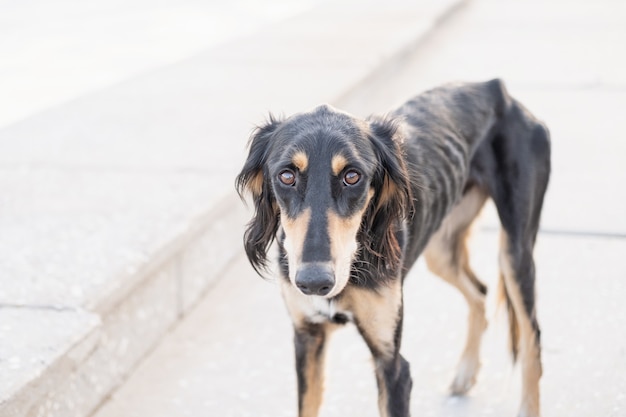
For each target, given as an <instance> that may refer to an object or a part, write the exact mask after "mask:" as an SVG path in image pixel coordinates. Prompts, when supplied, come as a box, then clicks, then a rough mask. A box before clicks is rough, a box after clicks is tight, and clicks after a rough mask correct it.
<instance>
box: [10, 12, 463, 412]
mask: <svg viewBox="0 0 626 417" xmlns="http://www.w3.org/2000/svg"><path fill="white" fill-rule="evenodd" d="M106 3H107V4H106V5H102V4H101V5H100V6H103V7H104V9H105V10H103V11H97V12H98V13H100V12H101V13H102V20H98V19H96V21H95V23H94V26H93V27H91V26H90V23H89V22H82V21H81V19H83V18H84V14H85V13H86V12H85V9H83V8H78V9H73V8H70V9H71V10H73V11H74V12H75V14H74V15H72V14H70V15H69V16H70V17H72V16H73V17H75V18H76V19H77V20H78V21H81V22H82V25H84V26H88V27H89V31H88V33H89V34H91V35H93V34H94V33H97V32H98V28H100V29H101V30H102V33H104V34H105V35H106V33H108V32H109V30H111V31H112V30H113V29H112V28H111V27H110V26H108V25H109V24H111V22H110V21H108V20H107V16H109V17H111V19H113V20H115V19H114V18H113V16H114V13H112V12H111V11H110V10H109V9H107V7H109V6H110V7H112V8H113V9H115V7H120V6H119V4H117V3H115V4H110V2H106ZM63 4H69V2H65V3H63ZM177 4H178V3H177ZM185 4H187V3H185ZM275 4H281V3H280V2H278V1H277V2H275ZM308 4H312V5H313V6H315V7H310V8H305V10H304V12H303V13H300V14H298V15H294V16H292V17H290V18H284V16H282V17H281V18H275V16H274V17H272V18H269V19H265V20H264V22H265V24H262V25H257V26H254V31H253V34H251V35H250V34H249V32H248V31H249V30H250V28H249V27H247V26H245V25H244V27H242V29H241V30H240V31H239V32H237V31H234V32H233V31H230V32H229V31H226V32H228V33H226V34H224V33H223V34H222V35H220V36H222V38H220V39H221V41H220V42H216V43H213V44H212V43H211V40H210V39H209V40H207V41H205V42H208V43H203V42H198V41H194V42H193V43H192V45H191V46H190V45H187V47H188V48H190V49H184V48H183V50H182V51H180V50H178V49H177V48H176V47H171V49H169V48H170V47H168V46H167V45H166V46H165V47H164V51H161V52H162V53H158V54H156V56H155V57H154V59H153V60H146V61H144V62H139V63H137V62H134V63H133V62H131V63H128V62H126V58H124V57H127V55H125V54H122V57H121V58H116V57H114V55H115V54H109V55H107V54H106V53H105V54H104V56H105V57H106V56H108V57H109V58H108V59H111V60H113V61H115V60H116V59H119V61H120V62H122V64H123V65H121V66H119V67H116V68H118V69H119V72H115V71H111V72H109V71H107V70H106V66H104V67H102V68H101V67H100V65H99V64H96V67H98V68H99V69H100V70H102V71H103V73H106V74H109V75H111V77H112V78H109V79H106V80H100V79H97V78H96V80H95V81H93V80H90V81H89V83H87V84H84V83H82V82H81V80H80V77H78V79H77V80H76V81H77V82H76V83H74V84H72V82H71V81H72V80H71V79H69V78H71V77H69V78H63V77H62V79H61V81H59V82H60V83H61V84H63V85H67V86H69V87H68V91H67V92H65V91H61V90H62V89H61V90H54V91H52V90H50V91H48V93H49V94H48V96H49V97H48V98H49V99H50V100H51V101H46V102H32V103H31V100H29V99H25V103H26V104H29V103H30V104H29V106H30V107H29V106H26V107H22V108H21V110H19V109H18V110H19V111H17V112H16V113H14V114H13V115H12V116H10V117H9V118H8V119H5V120H4V122H2V123H9V120H14V118H22V117H23V120H21V121H19V122H17V123H13V124H7V125H6V126H3V127H2V128H1V129H0V231H1V232H0V252H1V253H2V256H1V257H0V337H1V340H2V343H0V374H1V375H2V382H1V383H0V415H2V416H3V417H4V416H25V415H28V416H33V415H36V416H63V417H68V416H84V415H88V414H89V413H90V412H91V411H92V410H93V409H94V408H96V407H97V406H98V405H99V404H100V403H101V401H102V400H103V399H104V398H106V397H107V396H108V395H109V394H110V393H111V392H112V390H114V389H115V388H116V387H117V386H119V385H120V384H121V383H122V382H123V381H124V380H125V378H126V377H127V376H128V375H129V373H130V372H131V371H132V369H133V368H134V367H135V366H136V365H137V363H139V362H140V361H141V360H142V359H143V358H144V357H145V355H146V354H147V352H149V351H151V350H152V349H154V347H155V346H156V345H157V344H158V343H159V341H160V340H161V338H162V337H163V335H165V334H166V333H167V331H168V330H169V329H170V328H172V327H173V326H175V325H176V324H177V322H178V321H179V320H180V319H181V318H182V317H184V316H185V315H186V314H188V313H189V312H190V311H191V309H192V308H193V307H194V306H195V305H196V304H197V302H198V300H200V298H201V297H202V295H203V294H205V293H206V291H207V290H208V289H209V288H211V287H212V286H213V285H214V284H215V282H216V280H217V278H219V277H221V276H222V274H223V270H224V268H225V267H226V266H227V265H229V264H230V261H231V260H232V259H234V258H235V257H237V256H239V254H240V252H241V228H242V224H243V223H244V222H245V218H246V216H247V213H246V212H245V210H244V208H243V206H242V204H241V203H240V202H239V201H238V199H237V198H236V196H235V195H234V189H233V178H234V175H235V173H236V172H237V170H238V169H239V168H240V166H241V162H242V160H243V157H244V151H245V143H246V140H247V137H248V135H249V132H250V130H251V128H252V127H253V126H254V124H255V123H258V122H259V121H260V120H262V118H263V117H264V116H265V115H266V114H267V111H273V112H275V113H281V112H285V113H290V112H293V111H296V110H301V109H303V108H308V107H311V106H313V105H315V104H318V103H319V102H323V101H333V100H334V99H335V98H336V97H339V96H342V95H344V94H346V92H347V91H357V90H355V89H356V88H357V87H358V85H359V84H360V82H361V81H362V80H363V79H364V78H366V77H367V76H369V75H370V74H371V73H372V71H374V70H376V69H377V68H378V67H380V65H381V64H383V63H385V62H389V61H393V60H394V59H397V58H398V57H399V56H402V55H403V54H406V52H407V51H408V50H410V49H411V48H412V47H414V45H415V43H416V42H418V41H419V39H421V38H422V37H423V35H424V34H426V33H428V32H429V30H430V29H431V28H432V27H433V26H435V25H436V24H437V23H438V19H439V18H440V17H441V16H442V15H444V14H446V13H447V12H448V11H449V10H450V9H451V8H452V7H454V6H455V5H457V4H458V2H457V1H456V0H449V1H448V0H446V1H423V2H420V3H418V4H416V3H414V2H410V1H406V0H394V1H391V2H387V3H386V4H385V6H384V7H382V8H381V7H380V5H379V4H377V2H374V1H365V2H363V1H359V2H356V1H354V0H341V1H336V2H332V4H331V3H324V4H321V3H320V4H318V3H316V2H310V3H308ZM132 5H134V6H136V7H137V9H135V10H131V15H132V16H135V17H137V16H144V15H143V14H142V13H141V12H142V11H146V10H152V9H150V8H149V7H147V6H146V3H143V2H141V1H138V2H136V3H132ZM61 6H62V5H59V7H61ZM12 7H14V9H9V10H11V11H12V12H15V13H16V14H15V16H19V15H20V13H21V12H20V10H22V9H21V7H22V6H21V5H17V4H15V5H13V6H12ZM181 7H182V6H181ZM190 7H191V6H190ZM209 9H210V8H209ZM16 10H17V11H16ZM122 10H124V9H123V7H122ZM159 10H160V9H159ZM164 10H170V9H164ZM176 10H179V9H176ZM191 10H192V11H193V10H194V9H193V7H192V9H191ZM229 10H230V9H229ZM127 11H128V10H127ZM230 11H231V12H235V11H234V10H230ZM241 12H242V13H245V12H246V9H245V8H242V9H241ZM37 13H43V14H44V15H46V8H45V7H44V8H43V9H37ZM47 13H48V15H47V16H48V17H49V21H50V22H55V21H56V20H55V19H56V18H59V14H58V12H57V11H56V9H55V10H53V11H48V12H47ZM164 13H165V12H164ZM186 13H187V14H185V13H183V18H181V19H182V20H181V21H185V18H184V16H187V17H189V15H190V14H193V12H190V11H189V10H187V12H186ZM203 13H205V14H206V10H205V9H202V10H200V11H199V12H198V13H197V15H196V17H198V18H199V19H201V16H203V15H204V14H203ZM157 14H159V13H157ZM26 15H27V13H26ZM147 15H148V18H151V17H154V16H153V15H152V14H150V13H147ZM208 15H210V16H212V15H211V14H210V10H209V13H208ZM3 16H6V15H3ZM9 16H11V13H9ZM212 17H213V18H214V16H212ZM270 17H271V16H270ZM233 19H235V18H234V17H233V16H226V15H225V17H224V22H228V21H233ZM248 19H249V16H248ZM9 20H10V19H9ZM44 20H45V18H44ZM175 20H176V19H175ZM235 20H236V19H235ZM253 20H254V19H253ZM131 21H132V19H131ZM246 21H247V20H246V18H244V16H242V19H241V20H237V22H238V23H239V24H243V23H245V22H246ZM16 22H18V24H16V25H15V26H13V27H14V28H19V27H20V26H19V19H17V20H16ZM224 22H222V23H224ZM268 22H271V23H272V24H267V23H268ZM373 22H375V23H376V24H375V25H373ZM14 23H15V22H14ZM92 23H93V22H92ZM122 23H123V22H122ZM151 24H152V23H149V24H147V25H139V29H138V31H139V32H140V33H139V35H138V36H135V35H137V34H136V33H133V31H132V27H133V25H132V24H130V26H124V25H122V26H123V28H122V29H121V32H120V33H119V34H115V35H112V37H113V40H112V45H113V47H112V48H113V49H115V48H117V47H121V45H122V44H124V42H125V41H127V42H128V45H127V46H128V47H129V49H128V51H132V50H135V51H136V50H140V49H141V48H139V47H138V46H137V45H142V44H143V43H142V42H145V40H142V36H143V35H142V33H141V31H142V30H146V31H147V32H148V33H149V32H150V30H149V28H150V27H152V26H151ZM103 25H104V26H103ZM192 26H193V25H192ZM71 27H72V26H71V25H70V28H71ZM78 27H79V28H80V27H81V24H79V25H78ZM103 27H104V28H108V29H109V30H104V29H102V28H103ZM146 27H147V28H148V29H146ZM229 29H231V28H229ZM74 30H76V32H72V31H71V30H70V31H69V32H70V33H75V34H76V33H78V34H80V33H82V32H81V31H80V30H78V29H76V28H74ZM9 32H10V30H9ZM18 32H19V31H18ZM166 32H167V31H166ZM37 33H40V34H41V32H37V28H36V25H35V31H34V33H33V34H29V33H28V31H25V32H23V33H22V35H24V36H31V35H32V36H33V38H28V39H32V40H33V42H34V40H36V39H38V38H37V36H36V35H37ZM46 33H47V32H46ZM124 33H125V34H126V35H127V36H126V35H123V34H124ZM168 33H169V32H168ZM192 33H193V31H192ZM203 33H204V32H203ZM97 34H98V35H100V34H99V33H97ZM118 35H119V37H117V36H118ZM75 36H79V35H75ZM182 37H183V38H184V39H189V35H188V34H187V35H185V36H182ZM192 37H193V36H192ZM70 38H73V37H72V36H70ZM96 38H97V39H100V40H106V39H107V37H106V36H100V37H99V36H96ZM149 38H150V37H149ZM157 38H158V39H156V40H155V41H154V42H155V43H156V44H159V42H160V41H159V39H161V40H163V38H159V37H158V36H157ZM164 38H167V36H165V37H164ZM209 38H210V37H209ZM60 39H61V40H63V36H61V37H60ZM86 39H87V40H83V39H79V40H74V41H75V42H74V41H73V43H72V42H70V44H72V45H76V44H78V45H79V46H80V45H82V47H79V48H78V50H72V51H70V52H68V53H69V54H70V55H72V54H76V55H77V56H80V55H81V50H82V48H83V47H87V46H88V45H90V43H89V41H88V39H90V37H89V36H87V37H86ZM138 39H139V40H138ZM183 43H184V42H183ZM207 46H209V47H207ZM0 47H4V46H2V45H0ZM205 47H206V49H202V48H205ZM51 48H52V50H54V48H53V47H51ZM122 49H123V48H122ZM200 49H201V50H200ZM198 50H199V52H198ZM125 51H126V50H125ZM128 51H126V52H128ZM176 54H179V55H176ZM52 55H54V54H52ZM172 60H177V62H175V63H172V64H169V63H170V62H171V61H172ZM44 61H45V60H44ZM140 61H141V60H140ZM3 62H4V61H3ZM7 62H8V64H4V65H5V66H2V68H3V69H6V68H7V67H6V66H7V65H8V67H9V72H8V73H9V75H10V76H11V77H13V78H12V79H13V80H17V84H19V85H22V86H23V83H24V80H25V79H27V78H22V79H21V78H20V77H19V75H20V74H19V73H16V72H15V71H13V70H12V69H11V68H12V67H11V66H10V64H12V61H7ZM165 64H167V65H165ZM87 67H89V65H88V66H87ZM12 71H13V72H12ZM77 71H79V72H80V70H78V69H77ZM43 73H44V74H47V73H46V72H45V71H43ZM55 74H56V75H59V72H58V71H57V70H56V69H54V68H51V72H50V75H55ZM52 79H57V78H54V77H51V80H52ZM51 80H49V81H50V84H54V82H53V81H51ZM57 80H58V79H57ZM20 83H21V84H20ZM44 84H45V83H44ZM61 93H67V95H64V94H61ZM44 96H45V94H44ZM65 100H69V101H65ZM3 102H4V101H3ZM42 103H43V104H42ZM22 104H23V103H22ZM31 104H32V106H31ZM40 105H41V106H44V107H46V106H51V107H49V108H46V110H44V111H41V112H38V109H39V108H40V107H39V106H40ZM18 107H19V106H18ZM16 115H17V116H16Z"/></svg>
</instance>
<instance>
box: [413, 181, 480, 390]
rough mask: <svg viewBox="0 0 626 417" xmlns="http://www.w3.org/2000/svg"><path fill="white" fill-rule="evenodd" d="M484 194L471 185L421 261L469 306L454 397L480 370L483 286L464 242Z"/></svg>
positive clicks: (454, 383)
mask: <svg viewBox="0 0 626 417" xmlns="http://www.w3.org/2000/svg"><path fill="white" fill-rule="evenodd" d="M486 198H487V194H486V193H485V192H484V191H483V190H481V189H480V188H478V187H477V186H473V187H471V188H469V189H468V190H467V191H466V192H465V193H464V195H463V197H462V198H461V200H460V201H459V203H458V204H457V205H456V206H455V207H454V208H453V209H452V211H451V212H450V213H449V214H448V215H447V216H446V218H445V219H444V220H443V222H442V224H441V226H440V227H439V229H438V230H437V232H435V234H434V235H433V236H432V237H431V239H430V241H429V242H428V246H427V247H426V249H425V251H424V258H425V260H426V263H427V265H428V268H429V269H430V270H431V271H432V272H433V273H435V274H437V275H439V276H440V277H441V278H443V279H444V280H445V281H446V282H448V283H450V284H451V285H453V286H454V287H456V288H457V289H458V290H459V291H460V292H461V294H463V297H465V300H466V301H467V305H468V307H469V314H468V329H467V339H466V342H465V348H464V349H463V354H462V356H461V359H460V361H459V364H458V367H457V373H456V376H455V378H454V380H453V382H452V385H451V387H450V390H451V393H452V394H454V395H462V394H465V393H466V392H467V391H468V390H469V389H470V388H471V387H472V386H473V385H474V383H475V382H476V375H477V373H478V370H479V369H480V343H481V338H482V334H483V332H484V330H485V329H486V327H487V320H486V319H485V295H486V294H487V287H486V286H485V285H484V284H483V283H482V282H480V280H479V279H478V278H477V277H476V275H475V274H474V272H473V271H472V270H471V268H470V266H469V255H468V252H467V247H466V240H467V236H468V234H469V228H470V225H471V223H472V221H473V220H474V219H475V217H476V215H477V214H478V213H479V211H480V209H481V208H482V206H483V204H484V203H485V200H486Z"/></svg>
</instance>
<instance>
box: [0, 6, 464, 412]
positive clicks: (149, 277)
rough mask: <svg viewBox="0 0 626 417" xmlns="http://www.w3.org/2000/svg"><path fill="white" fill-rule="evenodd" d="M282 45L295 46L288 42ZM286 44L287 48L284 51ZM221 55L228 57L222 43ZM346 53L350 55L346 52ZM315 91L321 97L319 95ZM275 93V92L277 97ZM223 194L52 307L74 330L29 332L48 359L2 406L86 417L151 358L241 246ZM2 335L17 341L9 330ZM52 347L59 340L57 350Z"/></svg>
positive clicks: (274, 32) (366, 68)
mask: <svg viewBox="0 0 626 417" xmlns="http://www.w3.org/2000/svg"><path fill="white" fill-rule="evenodd" d="M459 4H461V2H459V1H456V0H449V1H448V2H446V3H441V4H437V5H434V4H427V6H423V7H424V16H422V22H421V24H419V25H415V27H414V26H413V25H412V24H411V22H408V21H407V17H406V16H402V17H403V18H404V21H402V22H401V23H399V24H397V25H392V26H394V27H395V28H396V29H397V30H398V31H399V32H401V35H398V36H391V37H389V39H386V40H385V41H384V42H383V41H381V42H380V44H377V45H374V46H372V48H371V51H372V53H373V54H375V56H374V57H373V58H372V57H371V56H369V57H368V60H367V62H366V63H365V65H363V66H362V67H361V66H359V65H358V63H355V62H349V63H348V64H347V66H346V67H342V68H339V69H338V70H337V74H338V77H337V80H338V81H337V83H338V84H337V85H336V86H334V87H332V88H330V87H329V88H328V91H317V93H318V94H319V95H321V96H320V97H326V99H327V100H328V101H330V102H333V100H332V99H336V100H339V98H340V97H341V96H342V95H344V94H345V93H347V92H348V91H353V90H356V89H358V88H366V83H365V81H366V80H367V77H368V76H370V74H372V73H374V72H376V71H377V70H378V69H379V68H380V67H381V65H389V63H390V62H392V61H393V60H395V59H399V58H400V57H402V56H404V55H405V54H406V53H407V52H408V51H409V50H411V49H413V48H414V47H415V45H417V43H418V41H419V39H420V38H422V37H424V36H426V35H427V34H428V33H429V31H431V30H432V29H433V28H434V27H436V26H437V24H438V23H440V22H441V19H442V18H443V17H445V16H447V15H448V14H449V13H451V12H453V11H454V10H455V9H456V8H457V7H458V5H459ZM395 6H397V5H396V3H391V4H390V5H387V8H386V9H384V10H382V9H380V8H379V7H378V6H377V5H376V4H374V3H371V4H369V3H368V4H367V5H365V6H363V7H362V8H361V9H359V10H360V12H361V13H363V16H364V18H363V19H362V20H360V21H359V25H361V26H360V28H353V29H360V30H363V29H364V25H365V24H367V22H368V19H370V20H371V19H373V18H377V19H378V18H379V17H378V16H379V15H380V13H382V12H385V14H386V15H387V16H386V18H389V19H390V21H389V22H388V25H390V23H391V21H392V20H393V19H392V18H390V16H391V17H394V16H395V17H398V16H401V12H402V10H403V9H402V7H400V6H404V3H403V4H401V5H400V6H398V8H397V9H394V7H395ZM325 7H330V6H328V5H326V6H325ZM354 7H355V4H354V3H353V2H351V1H346V2H341V3H336V4H335V5H334V6H333V8H334V9H337V11H338V13H339V14H338V16H342V17H343V16H346V15H349V14H350V12H351V10H353V8H354ZM412 7H414V8H416V7H417V8H419V7H421V6H419V7H418V6H412ZM334 9H333V10H334ZM368 13H370V15H368ZM329 16H332V14H329V12H328V10H326V9H317V10H316V11H315V12H314V13H311V16H310V18H308V20H307V19H304V21H306V22H307V23H308V24H309V25H310V27H315V25H316V24H319V23H320V22H326V19H328V18H329ZM299 19H300V21H298V20H297V19H295V20H293V21H289V22H286V23H285V24H284V25H281V26H279V27H278V28H277V27H272V28H269V32H271V33H270V35H269V37H270V38H273V39H279V40H280V39H288V38H289V35H290V33H293V32H298V31H302V30H307V28H306V27H303V26H302V25H301V24H300V23H301V22H302V21H303V20H302V17H300V18H299ZM331 20H333V19H331ZM333 25H334V26H333ZM342 25H343V22H341V21H340V19H339V20H337V21H334V22H332V24H331V26H332V27H331V28H330V29H329V30H331V32H332V33H340V28H341V27H342ZM307 36H309V35H308V34H307ZM254 45H255V44H254V43H251V44H250V45H248V44H247V43H246V41H245V39H244V40H238V41H237V42H236V43H235V45H234V46H226V47H225V48H223V50H229V49H232V48H243V50H244V54H246V55H247V54H248V53H249V51H250V50H253V49H254ZM322 46H324V45H322ZM251 47H252V48H251ZM280 48H285V46H284V45H281V46H279V49H280ZM291 48H294V47H293V46H291ZM218 49H219V48H218ZM246 51H247V52H246ZM299 52H301V51H299ZM316 52H318V51H316ZM281 53H282V52H280V51H278V52H277V55H280V54H281ZM329 53H331V54H333V53H335V54H336V51H332V50H331V51H330V52H329ZM296 55H297V54H296ZM216 56H218V57H219V56H220V52H219V51H218V52H217V55H216ZM303 57H304V58H302V57H300V59H303V60H304V61H302V62H298V63H297V64H296V65H291V66H290V68H291V69H293V67H295V68H298V67H299V66H301V65H302V66H306V65H309V64H308V62H309V61H310V58H311V56H310V54H304V55H303ZM259 59H260V60H261V61H260V62H261V65H262V66H263V65H266V64H265V63H264V62H263V57H260V58H259ZM294 59H296V60H297V59H298V58H297V57H296V58H294ZM333 59H334V58H333ZM339 59H342V60H343V59H346V57H343V56H341V57H340V58H339ZM200 61H202V59H201V60H200ZM331 61H332V59H331ZM232 65H233V62H227V63H226V64H225V66H224V69H225V70H227V69H228V68H231V66H232ZM239 65H241V63H236V66H239ZM273 65H278V66H280V65H281V64H280V63H274V64H273ZM347 68H348V69H347ZM287 71H290V69H289V68H288V69H287ZM166 72H167V70H166ZM274 75H276V74H274ZM157 76H158V74H157V75H154V74H151V75H150V76H149V78H150V77H151V78H154V77H157ZM348 80H349V82H348ZM285 88H288V86H286V87H285ZM333 88H334V89H333ZM284 94H285V96H286V97H292V98H291V100H290V101H289V100H288V101H287V104H286V105H287V106H289V108H298V107H300V106H301V105H302V104H303V102H302V99H301V98H300V97H297V96H294V95H293V93H292V92H290V91H287V92H285V93H284ZM313 96H314V97H313V98H314V99H317V98H318V97H316V96H315V95H313ZM265 98H266V99H267V100H268V101H270V99H271V98H272V97H271V96H265ZM259 101H262V100H261V99H259ZM305 102H306V101H305ZM235 155H238V153H235ZM216 158H217V159H218V160H217V162H218V166H219V162H222V164H223V163H224V161H219V158H220V156H219V155H218V156H217V157H216ZM231 161H232V159H231ZM236 165H238V162H237V163H236ZM220 178H222V177H220ZM229 178H231V179H230V181H231V182H230V183H229V186H230V187H229V188H230V189H231V190H232V177H230V176H229ZM218 190H220V189H219V188H218ZM217 194H218V196H217V197H214V198H213V199H212V202H211V204H210V205H209V206H208V207H206V208H205V209H203V210H200V212H201V213H203V214H201V215H200V216H196V217H195V218H193V219H191V220H189V221H188V222H187V226H186V227H185V228H184V230H182V231H178V232H177V233H176V234H175V237H174V238H172V239H169V240H168V241H167V242H164V243H163V244H161V245H159V249H158V250H156V251H155V252H152V253H150V254H149V257H148V258H147V259H146V260H145V261H144V262H143V263H142V264H141V266H140V267H139V268H136V269H134V270H132V271H130V272H129V273H127V274H124V276H120V277H118V278H117V279H115V280H114V282H113V284H112V286H111V287H109V288H108V289H107V290H106V291H105V292H104V294H103V295H100V296H99V297H98V298H97V299H95V300H88V301H87V302H86V303H85V304H84V305H83V306H81V307H75V308H73V307H72V308H67V307H61V308H60V309H59V311H56V310H55V307H54V306H52V307H50V306H46V307H45V308H44V310H46V311H47V313H50V310H52V315H53V316H54V317H57V319H50V318H46V320H47V322H48V323H49V326H53V327H55V328H56V327H58V326H64V324H60V323H64V322H65V319H66V318H67V317H65V316H68V317H70V316H71V323H73V324H72V325H71V326H70V325H68V326H67V330H68V331H67V332H66V333H62V334H60V333H58V332H56V333H54V334H52V335H51V334H48V333H46V332H45V331H44V330H45V329H42V332H41V334H39V338H35V340H25V341H24V346H26V345H29V349H30V351H32V349H33V346H34V349H35V351H36V352H38V353H37V355H39V354H40V353H41V352H42V351H45V352H44V353H41V355H40V356H37V355H35V358H39V359H37V360H34V361H31V362H32V363H29V366H27V367H24V369H22V370H21V371H20V370H19V369H18V370H17V371H20V372H19V376H17V377H15V378H10V382H9V383H7V384H6V386H0V388H1V389H0V415H2V416H7V417H18V416H63V417H71V416H77V417H83V416H87V415H90V414H91V413H92V412H93V411H94V410H95V409H97V407H98V406H99V405H100V404H101V403H102V402H103V401H104V400H105V399H106V398H107V397H108V396H109V395H110V394H111V393H112V392H113V390H115V389H116V387H118V386H119V385H120V384H121V383H122V382H123V381H124V379H125V378H126V377H127V376H128V375H129V373H131V372H132V370H133V369H134V368H135V367H136V366H137V364H138V363H139V362H140V361H141V360H142V358H143V357H145V355H146V354H147V353H148V352H149V351H151V350H152V349H154V347H155V346H156V345H157V344H158V343H159V340H160V339H161V338H162V337H163V335H164V334H166V333H167V332H168V330H169V329H171V328H172V327H173V326H175V325H176V323H177V322H178V321H179V320H180V318H181V317H183V316H184V315H185V314H186V313H187V312H189V311H190V310H191V309H192V308H193V307H194V305H195V304H196V303H197V302H198V300H199V299H200V298H201V297H202V295H203V294H205V293H206V291H208V290H209V289H210V287H211V286H212V285H213V284H214V283H215V281H216V280H217V279H218V278H219V276H220V273H221V271H223V270H224V269H225V268H226V267H227V266H228V265H229V263H230V262H232V260H233V259H234V257H235V256H237V255H238V254H240V253H241V236H242V230H243V225H244V224H245V222H246V220H247V218H248V216H249V213H247V212H246V210H245V208H244V206H243V204H241V202H240V201H239V199H238V197H237V196H236V195H235V194H234V192H233V191H226V192H225V191H223V189H222V191H218V192H217ZM220 195H221V197H220ZM22 307H23V306H20V305H16V306H9V305H1V303H0V318H1V319H2V321H3V322H5V321H4V319H5V317H9V316H11V317H13V319H12V320H13V321H12V322H11V321H6V322H7V323H11V326H9V327H11V329H18V328H19V323H20V321H21V320H22V317H21V315H22V314H36V313H33V312H32V309H33V306H32V305H30V306H29V307H28V308H27V309H23V308H22ZM48 316H50V314H47V317H48ZM44 327H45V326H44ZM0 335H2V336H3V337H2V338H3V339H4V340H7V339H6V337H7V336H6V335H3V334H0ZM8 337H10V334H9V336H8ZM51 338H52V339H54V341H51ZM49 346H55V348H54V349H53V350H52V351H50V349H49ZM38 347H41V348H40V350H37V349H38ZM11 349H13V350H11ZM30 351H29V353H28V354H30ZM23 356H24V352H23V351H22V350H21V347H20V345H19V344H16V345H15V346H13V347H10V348H9V350H8V351H7V352H3V351H2V350H1V348H0V358H9V360H8V361H5V366H6V364H7V363H8V365H9V366H10V365H11V359H10V358H22V357H23ZM1 366H2V361H0V367H1ZM17 368H19V367H17ZM17 371H16V372H17Z"/></svg>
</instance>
